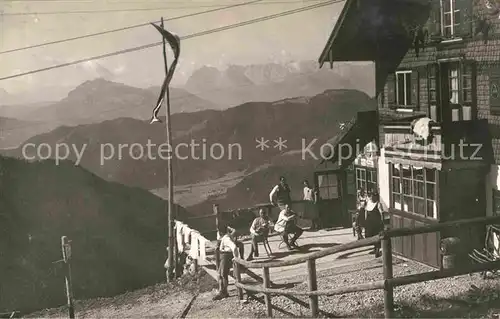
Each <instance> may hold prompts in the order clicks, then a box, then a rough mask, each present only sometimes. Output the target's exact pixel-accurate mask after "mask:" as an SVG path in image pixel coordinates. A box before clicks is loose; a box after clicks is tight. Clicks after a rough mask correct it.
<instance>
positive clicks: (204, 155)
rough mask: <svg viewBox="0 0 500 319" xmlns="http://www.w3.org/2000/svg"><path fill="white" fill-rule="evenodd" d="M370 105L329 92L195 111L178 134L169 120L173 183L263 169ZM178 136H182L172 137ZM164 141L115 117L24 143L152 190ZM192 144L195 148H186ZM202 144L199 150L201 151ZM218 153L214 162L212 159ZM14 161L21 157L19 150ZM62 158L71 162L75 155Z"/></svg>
mask: <svg viewBox="0 0 500 319" xmlns="http://www.w3.org/2000/svg"><path fill="white" fill-rule="evenodd" d="M374 107H375V102H374V100H373V99H371V98H370V97H368V96H367V95H366V94H365V93H362V92H359V91H354V90H329V91H325V92H324V93H322V94H319V95H316V96H314V97H311V98H293V99H285V100H281V101H277V102H251V103H245V104H242V105H239V106H237V107H234V108H230V109H227V110H224V111H205V113H204V115H203V116H200V114H198V113H191V114H184V115H183V116H185V117H186V119H185V122H184V123H185V125H183V129H181V128H180V126H177V127H176V125H178V124H176V122H177V121H173V124H174V128H173V129H174V131H177V135H176V137H177V138H175V139H174V145H181V147H179V148H178V150H179V152H178V154H174V155H177V157H174V169H175V184H176V185H186V184H192V183H197V182H200V181H206V180H213V179H217V178H220V177H222V176H224V175H226V174H228V173H232V172H236V171H244V170H252V169H255V168H257V167H260V166H262V165H265V164H268V163H269V161H270V160H271V159H272V158H274V157H275V156H277V155H280V154H282V153H285V152H287V151H290V150H300V149H301V148H302V145H303V144H304V143H305V145H307V144H309V142H310V141H312V140H313V139H315V138H317V139H318V140H319V141H326V140H328V139H329V138H331V137H332V136H334V135H335V134H336V133H337V132H338V130H339V125H340V123H342V122H345V121H346V120H349V119H350V118H352V117H353V116H354V115H355V114H356V113H357V112H358V111H363V110H371V109H373V108H374ZM207 112H208V113H207ZM194 117H196V120H195V119H194ZM187 119H192V120H191V121H188V120H187ZM188 123H189V124H188ZM194 123H197V124H194ZM179 131H182V132H183V133H182V134H179ZM260 138H264V139H267V140H269V142H268V146H269V148H267V149H265V150H261V149H258V148H256V139H260ZM279 138H282V139H283V140H286V149H282V150H279V149H277V148H275V142H274V140H277V139H279ZM165 141H166V140H165V129H164V125H150V124H149V123H148V122H146V121H139V120H134V119H116V120H112V121H106V122H103V123H99V124H91V125H81V126H76V127H63V128H58V129H56V130H54V131H52V132H50V133H46V134H42V135H39V136H36V137H34V138H32V139H30V140H28V141H27V143H28V142H29V143H34V144H36V145H40V144H41V143H48V144H50V145H53V146H55V145H56V144H57V143H66V144H67V145H76V146H78V147H81V146H82V145H87V147H86V150H85V154H84V156H83V160H82V162H81V165H82V166H83V167H85V168H87V169H89V170H90V171H92V172H94V173H96V174H97V175H99V176H101V177H103V178H105V179H108V180H111V181H117V182H120V183H124V184H127V185H131V186H139V187H143V188H146V189H156V188H160V187H163V186H164V184H165V181H166V176H167V175H166V174H167V171H166V162H165V160H164V159H162V158H160V157H159V154H158V148H159V145H160V144H164V143H165ZM148 142H149V143H152V144H155V146H154V147H153V148H152V155H153V156H149V157H148V154H147V152H146V145H147V144H148ZM106 143H111V144H112V145H113V146H114V149H115V153H114V156H113V158H110V159H109V160H106V161H104V162H102V163H101V145H103V144H106ZM133 143H139V144H141V145H142V149H143V150H144V153H143V154H142V156H141V154H140V149H139V148H136V150H135V153H134V152H132V156H131V155H130V146H131V145H132V144H133ZM192 143H196V144H198V146H195V147H190V145H192ZM202 144H204V145H206V148H205V149H204V148H203V147H202V146H201V145H202ZM216 144H217V145H219V147H214V149H215V151H214V152H213V153H211V152H210V149H211V147H212V146H217V145H216ZM120 145H125V146H124V148H123V151H122V154H121V156H120V154H119V153H118V148H119V146H120ZM188 145H189V146H188ZM220 146H221V147H222V151H221V147H220ZM33 152H34V151H33V149H31V151H30V153H29V155H30V156H31V155H35V154H34V153H33ZM221 152H222V156H221V157H220V158H218V156H219V155H221ZM108 155H111V152H109V154H108ZM240 155H241V156H240ZM17 156H21V149H20V148H19V149H18V150H17ZM182 157H185V158H182ZM70 159H72V160H75V159H76V157H74V156H73V157H70Z"/></svg>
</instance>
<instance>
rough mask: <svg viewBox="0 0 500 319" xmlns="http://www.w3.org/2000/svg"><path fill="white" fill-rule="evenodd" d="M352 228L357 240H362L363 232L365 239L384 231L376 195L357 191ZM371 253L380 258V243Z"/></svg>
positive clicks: (381, 211) (381, 209)
mask: <svg viewBox="0 0 500 319" xmlns="http://www.w3.org/2000/svg"><path fill="white" fill-rule="evenodd" d="M353 226H354V229H355V233H356V235H357V237H358V239H363V238H364V237H363V230H364V232H365V237H372V236H376V235H378V234H379V233H380V232H381V231H383V230H384V217H383V208H382V205H381V204H380V199H379V195H378V193H376V192H368V193H366V192H365V191H364V190H359V191H358V194H357V210H356V216H355V219H354V225H353ZM371 253H372V254H375V257H380V256H381V253H380V242H379V243H377V244H375V247H374V249H373V251H372V252H371Z"/></svg>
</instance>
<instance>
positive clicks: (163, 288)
mask: <svg viewBox="0 0 500 319" xmlns="http://www.w3.org/2000/svg"><path fill="white" fill-rule="evenodd" d="M430 270H432V268H430V267H427V266H424V265H421V264H418V263H415V262H411V261H402V260H395V265H394V276H395V277H396V276H403V275H409V274H415V273H420V272H426V271H430ZM271 279H272V278H271ZM300 279H301V280H302V282H300V280H299V283H298V284H296V285H295V287H293V288H291V289H295V290H304V289H307V283H306V282H305V280H306V278H305V277H303V278H300ZM379 279H382V268H381V260H380V258H379V259H373V260H371V261H368V262H364V263H360V264H357V265H351V266H348V267H337V268H333V269H329V270H326V271H322V272H319V273H318V289H330V288H334V287H341V286H345V285H350V284H354V283H362V282H368V281H373V280H379ZM294 281H295V282H297V281H296V280H294ZM215 287H216V283H215V281H214V280H213V279H212V278H211V277H210V276H209V275H207V274H206V273H205V272H201V273H200V274H198V275H196V276H189V277H186V278H183V279H181V281H180V282H179V283H177V284H175V285H172V284H158V285H156V286H152V287H148V288H145V289H142V290H138V291H134V292H129V293H125V294H122V295H119V296H116V297H113V298H101V299H93V300H88V301H77V302H76V305H75V309H76V316H77V318H144V317H161V318H179V316H180V314H181V313H182V311H183V310H184V308H185V307H186V306H187V304H188V303H189V302H190V300H191V298H192V296H194V295H197V298H196V299H195V301H194V303H193V304H192V306H191V309H190V311H189V313H188V314H187V316H186V317H187V318H236V317H238V318H263V317H266V312H265V305H264V298H263V296H262V295H256V296H254V297H251V298H249V300H248V302H246V303H243V302H240V301H238V299H237V297H236V291H232V292H231V295H232V296H231V297H230V298H227V299H225V300H220V301H212V297H213V296H214V295H215V293H216V291H215ZM382 294H383V293H382V291H377V290H375V291H368V292H361V293H352V294H345V295H341V296H332V297H320V298H319V309H320V310H321V311H322V312H321V316H322V317H330V318H331V317H357V318H359V317H362V318H373V317H383V295H382ZM394 299H395V304H396V315H397V316H398V317H404V318H443V317H448V318H449V317H454V318H498V316H497V315H496V314H498V313H500V279H496V278H494V279H487V280H483V279H481V278H480V276H479V275H477V274H476V275H472V276H469V275H466V276H460V277H455V278H447V279H440V280H435V281H431V282H426V283H419V284H413V285H408V286H404V287H398V288H396V289H395V291H394ZM297 301H299V303H298V302H297ZM272 303H273V306H274V307H275V309H274V311H273V315H274V316H275V317H281V318H284V317H288V318H289V317H308V316H309V314H310V312H309V309H308V303H309V300H308V298H307V297H306V298H304V297H297V298H296V300H291V299H290V298H288V297H284V296H273V297H272ZM301 304H302V305H301ZM66 316H67V312H66V308H65V307H61V308H57V309H50V310H44V311H40V312H37V313H34V314H31V315H29V316H28V317H38V318H39V317H43V318H56V317H66Z"/></svg>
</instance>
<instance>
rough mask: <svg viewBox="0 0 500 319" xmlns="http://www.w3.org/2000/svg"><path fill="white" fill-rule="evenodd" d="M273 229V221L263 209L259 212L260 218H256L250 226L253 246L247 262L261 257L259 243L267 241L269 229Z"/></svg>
mask: <svg viewBox="0 0 500 319" xmlns="http://www.w3.org/2000/svg"><path fill="white" fill-rule="evenodd" d="M270 227H271V220H270V219H269V216H267V212H266V211H265V210H264V209H263V208H261V209H260V210H259V217H257V218H255V219H254V220H253V222H252V226H250V235H251V236H252V246H251V248H250V254H249V255H248V258H247V261H252V260H253V257H254V256H255V257H259V242H262V241H264V240H266V239H267V237H268V236H269V228H270Z"/></svg>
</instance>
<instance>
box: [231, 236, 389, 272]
mask: <svg viewBox="0 0 500 319" xmlns="http://www.w3.org/2000/svg"><path fill="white" fill-rule="evenodd" d="M378 241H380V237H379V236H378V235H377V236H373V237H369V238H365V239H361V240H357V241H353V242H350V243H347V244H343V245H339V246H334V247H331V248H326V249H323V250H320V251H318V252H315V253H312V254H308V255H305V256H302V257H299V258H296V259H292V260H285V261H270V262H263V263H262V262H251V261H246V260H243V259H240V258H235V259H234V261H235V262H237V263H238V264H240V265H243V266H245V267H247V268H262V267H268V268H277V267H284V266H293V265H297V264H301V263H304V262H307V261H308V260H309V259H318V258H322V257H325V256H328V255H332V254H336V253H341V252H344V251H347V250H351V249H355V248H361V247H367V246H371V245H373V244H375V243H377V242H378Z"/></svg>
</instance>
